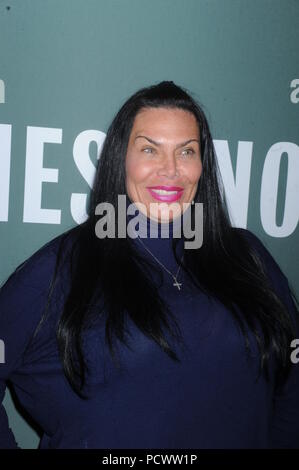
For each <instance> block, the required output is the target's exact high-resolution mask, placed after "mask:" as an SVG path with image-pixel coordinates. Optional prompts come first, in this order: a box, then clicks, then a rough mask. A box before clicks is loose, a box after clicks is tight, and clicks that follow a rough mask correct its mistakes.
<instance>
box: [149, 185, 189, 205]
mask: <svg viewBox="0 0 299 470" xmlns="http://www.w3.org/2000/svg"><path fill="white" fill-rule="evenodd" d="M147 189H148V191H149V193H150V194H151V196H152V197H153V198H154V199H157V201H162V202H174V201H178V200H179V199H180V198H181V197H182V194H183V191H184V188H181V187H180V186H150V187H148V188H147Z"/></svg>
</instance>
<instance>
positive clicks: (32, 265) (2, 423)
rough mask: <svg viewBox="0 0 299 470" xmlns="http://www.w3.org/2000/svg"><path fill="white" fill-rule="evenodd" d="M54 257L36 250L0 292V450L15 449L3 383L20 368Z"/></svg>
mask: <svg viewBox="0 0 299 470" xmlns="http://www.w3.org/2000/svg"><path fill="white" fill-rule="evenodd" d="M54 265H55V255H54V251H53V250H51V249H50V248H45V249H44V250H39V251H38V252H36V253H35V254H34V255H32V256H31V257H30V258H29V259H28V260H26V261H25V262H24V263H22V264H21V265H20V266H19V267H18V268H17V269H16V270H15V272H14V273H13V274H12V275H11V276H10V277H9V278H8V280H7V281H6V282H5V284H4V285H3V286H2V288H1V290H0V339H1V340H2V341H3V342H4V353H5V357H4V363H3V361H2V363H0V448H2V449H5V448H18V444H17V442H16V440H15V438H14V435H13V433H12V431H11V429H10V428H9V423H8V418H7V414H6V411H5V408H4V406H3V404H2V401H3V398H4V395H5V390H6V382H7V380H9V379H10V377H11V376H12V374H13V373H14V372H15V371H17V370H18V368H20V367H21V365H22V361H23V357H24V354H25V351H26V348H27V347H28V345H29V342H30V340H31V338H32V336H33V333H34V330H35V328H36V327H37V325H38V322H39V320H40V318H41V317H42V313H43V310H44V307H45V303H46V294H47V290H48V287H49V285H50V282H51V278H52V275H53V272H54Z"/></svg>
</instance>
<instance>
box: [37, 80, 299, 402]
mask: <svg viewBox="0 0 299 470" xmlns="http://www.w3.org/2000/svg"><path fill="white" fill-rule="evenodd" d="M161 107H163V108H178V109H182V110H185V111H188V112H190V113H192V114H193V115H194V116H195V118H196V120H197V123H198V127H199V135H200V150H201V158H202V165H203V169H202V174H201V177H200V180H199V183H198V187H197V192H196V195H195V197H194V201H195V202H201V203H203V207H204V220H203V240H204V243H203V245H202V246H201V248H199V249H196V250H195V249H192V250H190V249H189V250H188V249H185V250H184V254H185V256H184V262H182V263H180V260H179V259H178V256H177V254H176V243H177V241H178V240H177V239H173V242H172V243H173V250H174V254H175V257H176V259H177V262H178V263H180V264H181V266H182V269H184V270H185V272H186V273H187V274H188V276H189V277H190V279H191V281H192V282H193V283H194V284H195V285H196V286H197V287H198V288H199V289H201V290H202V291H204V292H205V293H206V294H207V295H209V296H211V297H214V298H216V299H218V300H219V301H220V302H222V303H223V304H224V305H225V306H226V307H227V308H228V309H229V310H230V312H231V314H232V315H233V317H234V319H235V320H236V323H237V325H239V327H240V329H241V331H242V333H243V336H244V340H245V348H246V351H247V353H249V352H250V345H249V339H248V331H247V329H249V330H250V331H251V332H252V333H253V335H254V337H255V339H256V342H257V345H258V349H259V353H260V361H259V375H260V373H261V372H263V373H264V374H265V377H266V379H267V380H269V359H270V355H271V354H272V353H274V354H275V356H276V358H277V364H278V367H277V371H278V372H277V377H278V379H277V383H279V382H280V381H282V380H284V379H285V378H286V377H287V375H288V373H289V369H290V360H289V347H290V342H291V340H292V339H293V338H294V337H295V331H294V328H293V325H292V322H291V319H290V316H289V314H288V311H287V308H286V306H285V305H284V304H283V302H282V300H281V299H280V298H279V297H278V296H277V295H276V294H275V292H274V290H273V288H272V286H271V283H270V282H269V277H268V276H267V273H266V272H265V270H264V268H263V264H262V261H261V258H260V257H259V255H258V252H257V251H256V250H254V248H253V247H252V246H251V244H250V243H249V242H248V240H247V239H246V237H245V236H244V233H242V230H238V229H236V228H234V227H232V225H231V222H230V220H229V215H228V211H227V206H226V201H225V197H224V191H223V185H222V181H221V177H220V173H219V169H218V166H217V160H216V155H215V150H214V146H213V141H212V138H211V135H210V130H209V126H208V122H207V119H206V117H205V114H204V112H203V110H202V109H201V107H200V105H199V104H198V102H197V101H196V100H195V99H194V98H192V96H191V94H190V93H187V91H186V90H184V89H183V88H181V87H179V86H177V85H176V84H175V83H173V82H172V81H164V82H161V83H159V84H157V85H153V86H149V87H146V88H142V89H141V90H139V91H137V92H136V93H135V94H133V95H132V96H131V97H130V98H129V99H128V100H127V101H126V102H125V103H124V104H123V105H122V107H121V109H120V110H119V111H118V113H117V114H116V115H115V117H114V119H113V121H112V123H111V125H110V126H109V129H108V131H107V136H106V139H105V142H104V145H103V148H102V152H101V155H100V159H99V163H98V167H97V172H96V177H95V181H94V187H93V189H92V191H91V194H90V200H89V206H88V211H87V212H88V218H87V220H86V221H85V222H84V223H83V224H80V225H78V226H76V227H74V228H72V229H71V230H69V231H67V232H65V233H64V234H63V236H62V238H61V244H60V251H59V253H58V256H57V264H56V270H55V275H54V278H53V280H52V284H51V289H50V292H49V297H48V304H49V302H50V300H51V295H52V293H53V290H54V286H55V282H56V280H57V273H58V271H59V267H60V266H61V265H62V264H63V263H62V260H63V259H64V258H66V257H65V253H66V250H65V249H64V242H66V241H67V240H68V239H69V236H70V235H72V236H73V238H72V240H73V242H72V246H71V250H70V251H69V256H68V257H67V258H66V260H67V262H68V265H69V266H70V270H71V277H70V279H71V283H70V289H69V291H68V294H67V296H66V300H65V303H64V306H63V311H62V313H61V316H60V319H59V323H58V328H57V341H58V346H59V352H60V357H61V361H62V364H63V369H64V372H65V375H66V377H67V379H68V381H69V383H70V384H71V386H72V388H73V390H74V391H75V392H76V393H78V395H80V396H81V397H82V398H86V395H85V394H84V384H85V383H86V373H87V371H88V367H87V363H86V361H85V358H84V350H83V345H82V334H83V332H84V330H85V329H86V328H88V326H89V325H91V324H92V321H93V320H94V316H95V315H96V317H98V318H99V317H100V316H103V315H104V314H105V315H106V320H105V338H106V340H107V342H108V345H109V350H110V353H111V355H112V358H113V360H114V362H115V364H116V366H119V362H118V359H117V356H116V350H115V347H114V340H115V339H116V338H118V339H119V340H120V341H121V342H123V343H125V344H127V343H126V338H125V323H124V322H125V315H129V316H130V318H131V319H132V321H133V322H134V323H135V325H136V326H137V327H138V328H139V329H140V330H141V331H142V332H143V334H145V335H146V336H147V337H149V338H151V339H152V340H154V341H155V342H156V343H157V344H158V345H159V346H160V347H161V348H162V349H163V350H164V352H165V353H166V354H168V355H169V356H170V357H171V358H172V359H173V360H175V361H179V358H178V357H177V355H176V353H175V352H174V351H173V350H172V348H171V345H170V344H169V342H168V341H167V339H166V337H165V335H164V334H163V328H164V327H165V328H166V329H167V330H168V331H169V332H170V334H171V336H172V337H173V338H175V339H176V340H178V341H182V337H181V335H180V331H179V328H178V325H177V324H176V322H175V320H174V317H173V315H172V313H171V311H169V308H168V306H167V305H166V304H165V302H163V300H162V298H161V297H160V296H159V291H158V287H157V285H156V284H155V283H154V282H153V281H152V277H151V275H150V271H149V270H148V268H149V267H151V268H155V267H154V266H153V265H151V266H150V262H149V261H145V259H143V258H142V257H141V255H140V254H137V252H136V251H134V249H133V248H132V244H131V241H130V239H129V238H128V237H127V238H117V237H116V238H114V239H112V238H105V239H99V238H97V237H96V235H95V225H96V222H97V220H98V217H97V216H96V215H95V208H96V206H97V204H99V203H101V202H109V203H111V204H113V206H114V207H115V211H116V217H115V218H116V223H117V220H118V216H117V215H118V214H117V209H118V204H117V203H118V195H120V194H127V192H126V172H125V157H126V151H127V146H128V141H129V136H130V133H131V130H132V126H133V123H134V119H135V117H136V115H137V114H138V113H139V112H140V110H142V109H144V108H161ZM192 207H194V206H192ZM192 214H193V215H192V217H194V213H193V212H192ZM243 232H245V231H243ZM116 233H118V232H117V226H116ZM64 261H65V259H64ZM155 269H158V270H159V268H157V267H156V268H155ZM145 299H146V301H144V300H145ZM94 306H97V308H93V307H94ZM92 312H93V313H92ZM95 312H96V313H95ZM42 320H43V318H42ZM170 320H173V326H171V325H170Z"/></svg>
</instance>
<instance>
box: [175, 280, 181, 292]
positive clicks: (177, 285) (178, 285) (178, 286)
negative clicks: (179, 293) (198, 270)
mask: <svg viewBox="0 0 299 470" xmlns="http://www.w3.org/2000/svg"><path fill="white" fill-rule="evenodd" d="M181 285H182V283H181V282H178V281H177V280H175V282H174V283H173V286H175V287H177V288H178V289H179V290H181V287H180V286H181Z"/></svg>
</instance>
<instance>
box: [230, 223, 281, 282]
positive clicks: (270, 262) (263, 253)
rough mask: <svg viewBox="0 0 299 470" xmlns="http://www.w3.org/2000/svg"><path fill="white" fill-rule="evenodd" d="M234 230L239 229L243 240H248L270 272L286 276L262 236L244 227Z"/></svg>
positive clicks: (238, 231)
mask: <svg viewBox="0 0 299 470" xmlns="http://www.w3.org/2000/svg"><path fill="white" fill-rule="evenodd" d="M234 230H235V231H237V233H238V234H239V235H241V237H242V238H243V240H244V239H245V240H246V242H247V243H248V245H249V247H250V249H252V250H253V251H254V253H255V254H256V255H257V256H258V257H259V260H260V261H261V263H262V265H263V267H264V268H265V269H266V270H267V271H268V272H269V273H272V274H273V275H278V276H279V277H283V278H286V276H285V275H284V273H283V272H282V270H281V268H280V266H279V264H278V263H277V261H276V260H275V258H274V257H273V255H272V253H271V251H270V248H268V246H267V245H266V242H263V241H262V240H261V239H260V237H258V236H257V235H256V234H255V233H253V232H252V231H251V230H248V229H244V228H234Z"/></svg>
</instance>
